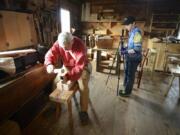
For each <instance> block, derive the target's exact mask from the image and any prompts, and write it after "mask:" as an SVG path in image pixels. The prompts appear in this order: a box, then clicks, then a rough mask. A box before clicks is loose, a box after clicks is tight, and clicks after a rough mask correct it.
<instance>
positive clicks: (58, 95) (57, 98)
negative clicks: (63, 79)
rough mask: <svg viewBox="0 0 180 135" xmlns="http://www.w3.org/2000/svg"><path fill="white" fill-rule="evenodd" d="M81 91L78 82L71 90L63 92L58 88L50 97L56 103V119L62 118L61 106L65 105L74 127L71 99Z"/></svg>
mask: <svg viewBox="0 0 180 135" xmlns="http://www.w3.org/2000/svg"><path fill="white" fill-rule="evenodd" d="M78 89H79V85H78V83H77V82H76V83H75V84H74V85H73V86H72V87H71V89H70V90H64V91H63V92H62V91H61V90H59V89H58V88H56V89H55V90H54V91H53V92H52V93H51V94H50V95H49V98H50V100H51V101H53V102H55V103H56V117H59V116H60V112H61V104H65V105H66V106H67V108H68V114H69V124H70V126H72V123H73V122H72V121H73V119H72V102H71V99H72V97H73V96H74V95H75V93H76V91H77V90H78Z"/></svg>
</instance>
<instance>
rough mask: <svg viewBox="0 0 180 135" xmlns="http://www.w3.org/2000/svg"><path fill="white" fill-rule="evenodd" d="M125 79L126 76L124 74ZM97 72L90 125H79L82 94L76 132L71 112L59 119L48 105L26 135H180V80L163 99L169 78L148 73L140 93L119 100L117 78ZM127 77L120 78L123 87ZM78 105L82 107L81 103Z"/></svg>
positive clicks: (75, 114)
mask: <svg viewBox="0 0 180 135" xmlns="http://www.w3.org/2000/svg"><path fill="white" fill-rule="evenodd" d="M121 75H123V72H122V74H121ZM106 78H107V75H106V74H102V73H97V72H95V71H94V72H93V74H92V76H91V80H90V84H89V86H90V102H89V110H88V113H89V117H90V124H89V125H87V126H82V125H81V123H80V121H79V115H78V110H79V104H78V103H79V93H77V94H76V98H77V100H73V120H74V128H73V129H70V127H69V125H68V112H67V109H66V108H65V107H62V114H61V117H60V118H59V119H56V117H55V105H54V104H53V103H52V102H48V103H47V105H46V107H45V108H44V109H43V110H42V112H41V113H40V114H39V115H38V116H37V117H36V118H35V119H34V120H33V121H32V122H31V123H30V124H29V126H28V127H26V128H25V129H24V130H23V134H24V135H71V134H74V135H180V101H178V94H179V90H178V80H177V78H176V80H175V81H174V83H173V86H172V88H171V90H170V92H169V94H168V96H167V97H166V98H165V97H164V96H163V95H164V93H165V90H166V88H167V86H168V82H169V80H170V76H169V75H165V74H163V73H160V72H156V73H154V74H153V76H150V73H149V72H145V73H144V75H143V78H142V83H141V86H140V89H136V85H134V87H135V89H134V90H133V93H132V95H131V97H129V98H121V97H118V96H116V87H117V76H111V77H110V79H109V81H108V85H107V86H106V85H105V81H106ZM122 81H123V77H122V76H121V78H120V83H122ZM77 102H78V103H77Z"/></svg>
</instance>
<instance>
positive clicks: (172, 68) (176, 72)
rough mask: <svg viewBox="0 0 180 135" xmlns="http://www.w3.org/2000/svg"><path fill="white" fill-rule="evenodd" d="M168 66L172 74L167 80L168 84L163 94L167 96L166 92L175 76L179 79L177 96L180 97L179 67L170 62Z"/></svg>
mask: <svg viewBox="0 0 180 135" xmlns="http://www.w3.org/2000/svg"><path fill="white" fill-rule="evenodd" d="M168 68H169V70H170V72H171V74H172V77H171V80H170V82H169V85H168V87H167V91H166V93H165V96H167V94H168V93H169V90H170V88H171V86H172V83H173V81H174V79H175V77H178V79H179V98H180V68H179V67H178V66H177V65H172V64H168Z"/></svg>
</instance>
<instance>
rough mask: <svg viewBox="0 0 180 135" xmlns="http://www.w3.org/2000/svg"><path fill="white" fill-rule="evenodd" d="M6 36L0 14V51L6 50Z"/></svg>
mask: <svg viewBox="0 0 180 135" xmlns="http://www.w3.org/2000/svg"><path fill="white" fill-rule="evenodd" d="M6 49H7V46H6V36H5V31H4V25H3V16H2V14H1V12H0V51H2V50H6Z"/></svg>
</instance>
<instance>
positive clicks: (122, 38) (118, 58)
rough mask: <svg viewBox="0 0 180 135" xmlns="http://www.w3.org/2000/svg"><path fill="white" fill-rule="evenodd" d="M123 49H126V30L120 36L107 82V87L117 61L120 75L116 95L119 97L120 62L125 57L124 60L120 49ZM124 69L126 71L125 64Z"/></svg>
mask: <svg viewBox="0 0 180 135" xmlns="http://www.w3.org/2000/svg"><path fill="white" fill-rule="evenodd" d="M121 47H124V29H122V34H121V36H120V43H119V46H118V48H117V50H116V54H115V57H114V59H113V62H112V65H111V68H110V70H109V74H108V77H107V80H106V85H107V84H108V81H109V77H110V75H111V72H112V68H113V65H114V63H115V60H116V59H117V71H116V73H117V75H118V77H117V78H118V82H117V90H116V92H117V93H116V94H117V96H118V95H119V81H120V62H121V57H123V60H124V55H122V54H120V48H121ZM124 69H125V64H124Z"/></svg>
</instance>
